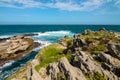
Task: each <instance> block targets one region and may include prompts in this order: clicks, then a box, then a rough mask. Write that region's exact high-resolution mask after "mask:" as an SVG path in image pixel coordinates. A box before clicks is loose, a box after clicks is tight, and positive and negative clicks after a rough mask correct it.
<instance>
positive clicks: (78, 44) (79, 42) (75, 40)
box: [73, 35, 86, 47]
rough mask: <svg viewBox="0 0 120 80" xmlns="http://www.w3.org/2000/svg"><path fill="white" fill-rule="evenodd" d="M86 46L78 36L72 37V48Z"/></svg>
mask: <svg viewBox="0 0 120 80" xmlns="http://www.w3.org/2000/svg"><path fill="white" fill-rule="evenodd" d="M84 45H86V42H85V41H84V40H83V39H80V38H79V36H78V35H74V38H73V46H74V47H83V46H84Z"/></svg>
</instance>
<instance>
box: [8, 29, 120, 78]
mask: <svg viewBox="0 0 120 80" xmlns="http://www.w3.org/2000/svg"><path fill="white" fill-rule="evenodd" d="M7 80H120V34H119V33H116V32H113V31H107V30H105V29H104V28H102V29H100V30H99V31H91V30H85V31H84V33H82V34H76V35H74V36H73V38H70V37H68V36H65V37H64V38H61V39H60V41H59V43H54V44H52V45H49V46H47V47H45V48H43V49H42V50H41V51H40V52H39V54H38V55H37V56H36V58H35V59H34V60H32V61H31V62H29V63H28V64H26V65H25V66H24V67H23V68H21V69H20V70H19V71H17V72H16V73H14V74H13V75H12V76H10V77H8V79H7Z"/></svg>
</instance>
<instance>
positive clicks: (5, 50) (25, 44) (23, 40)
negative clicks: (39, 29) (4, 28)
mask: <svg viewBox="0 0 120 80" xmlns="http://www.w3.org/2000/svg"><path fill="white" fill-rule="evenodd" d="M38 46H40V44H39V43H36V42H34V40H33V39H32V38H27V37H25V36H24V35H17V36H13V37H10V38H6V39H5V38H4V39H1V42H0V66H2V65H4V64H5V63H7V62H9V61H10V60H14V59H17V58H20V57H22V56H23V55H24V54H27V53H29V52H30V51H32V50H33V49H34V48H36V47H38Z"/></svg>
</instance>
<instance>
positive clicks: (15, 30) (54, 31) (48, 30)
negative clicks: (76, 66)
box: [0, 25, 120, 80]
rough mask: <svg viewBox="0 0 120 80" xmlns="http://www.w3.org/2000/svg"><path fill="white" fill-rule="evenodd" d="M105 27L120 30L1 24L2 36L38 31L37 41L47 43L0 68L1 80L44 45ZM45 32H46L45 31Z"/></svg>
mask: <svg viewBox="0 0 120 80" xmlns="http://www.w3.org/2000/svg"><path fill="white" fill-rule="evenodd" d="M102 27H105V28H106V29H107V30H112V31H116V32H120V25H0V38H4V37H9V36H14V35H18V34H25V33H38V34H39V35H38V36H33V37H31V38H33V39H34V40H35V41H36V42H41V43H43V44H45V45H44V46H41V47H39V48H38V49H36V50H33V51H32V52H31V53H29V54H28V55H24V56H23V57H22V58H19V59H17V60H13V61H10V62H9V63H7V64H5V65H4V66H3V67H1V68H0V80H5V79H6V77H8V76H10V75H11V74H13V73H14V72H16V71H17V70H18V69H20V68H21V67H22V66H24V65H25V64H26V63H27V62H29V61H31V60H32V59H34V57H35V56H36V54H37V53H38V51H39V50H40V49H42V48H43V47H45V46H47V45H49V44H51V43H55V42H58V40H59V38H61V37H64V36H65V35H69V36H71V37H72V36H73V35H74V34H77V33H82V32H83V31H84V30H85V29H91V30H94V31H96V30H99V29H100V28H102ZM43 32H44V33H43Z"/></svg>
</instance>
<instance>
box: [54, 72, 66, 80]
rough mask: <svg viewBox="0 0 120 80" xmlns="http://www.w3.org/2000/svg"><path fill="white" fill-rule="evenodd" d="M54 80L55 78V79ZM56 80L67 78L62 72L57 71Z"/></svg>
mask: <svg viewBox="0 0 120 80" xmlns="http://www.w3.org/2000/svg"><path fill="white" fill-rule="evenodd" d="M55 80H56V79H55ZM57 80H67V79H66V77H65V75H64V73H62V72H59V73H58V74H57Z"/></svg>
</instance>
